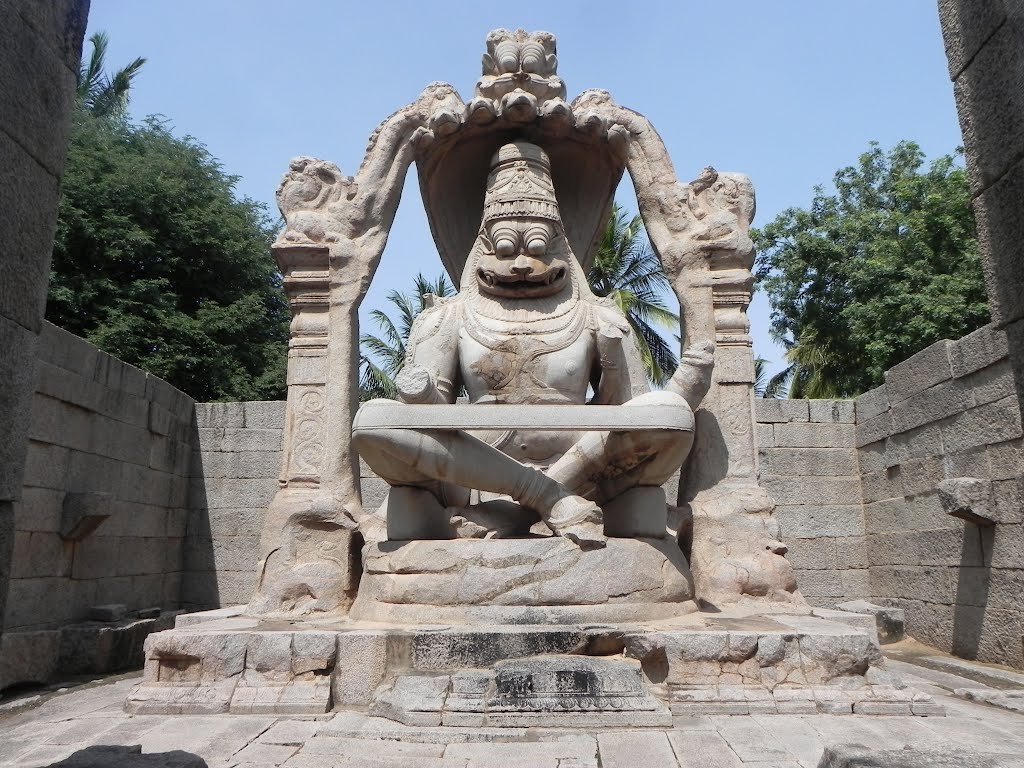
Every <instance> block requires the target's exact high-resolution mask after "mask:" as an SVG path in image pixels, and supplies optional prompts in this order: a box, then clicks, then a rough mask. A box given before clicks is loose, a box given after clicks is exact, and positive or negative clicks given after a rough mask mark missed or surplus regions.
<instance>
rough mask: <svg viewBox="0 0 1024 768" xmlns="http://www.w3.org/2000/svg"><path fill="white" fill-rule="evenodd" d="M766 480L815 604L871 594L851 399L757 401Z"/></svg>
mask: <svg viewBox="0 0 1024 768" xmlns="http://www.w3.org/2000/svg"><path fill="white" fill-rule="evenodd" d="M754 411H755V415H756V417H757V422H758V423H757V431H758V432H757V436H758V440H757V442H758V464H759V482H760V484H761V487H763V488H764V489H765V490H767V491H768V492H769V493H770V494H771V495H772V497H773V498H774V499H775V503H776V504H777V507H776V513H777V514H778V516H779V527H780V529H781V533H782V540H783V542H785V544H786V545H787V546H788V547H789V553H788V555H787V556H788V557H789V559H790V561H791V562H792V563H793V566H794V568H795V569H796V576H797V585H798V586H799V588H800V591H801V592H802V593H803V595H804V597H806V598H807V601H808V602H810V603H811V604H812V605H816V606H819V607H828V608H831V607H834V606H835V605H836V604H837V603H842V602H844V601H846V600H856V599H861V598H863V597H864V596H865V595H866V594H867V585H868V572H867V565H868V564H867V556H866V552H865V541H864V515H863V509H862V506H861V497H860V477H859V474H858V471H857V451H856V449H855V448H854V445H853V435H854V418H855V408H854V403H853V401H851V400H771V399H756V400H755V401H754Z"/></svg>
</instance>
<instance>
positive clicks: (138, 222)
mask: <svg viewBox="0 0 1024 768" xmlns="http://www.w3.org/2000/svg"><path fill="white" fill-rule="evenodd" d="M236 180H237V179H236V177H233V176H230V175H227V174H225V173H224V171H223V169H222V168H221V166H220V164H219V163H217V161H216V160H214V159H213V158H212V157H211V156H210V154H209V153H208V152H207V151H206V149H205V148H204V147H203V146H202V145H201V144H199V143H198V142H196V141H195V140H193V139H191V138H184V139H181V138H177V137H175V136H174V135H172V133H171V132H170V130H169V129H168V128H167V126H166V125H165V124H163V123H161V122H159V121H157V120H155V119H149V120H147V121H146V122H145V123H143V124H142V125H138V126H136V125H132V124H130V123H129V122H128V121H127V120H126V119H124V118H123V117H120V116H106V117H103V116H100V117H97V116H94V115H92V114H91V113H89V112H88V111H86V110H81V111H79V113H78V114H77V115H76V118H75V124H74V128H73V131H72V137H71V144H70V147H69V150H68V159H67V163H66V165H65V170H64V181H63V184H62V190H61V201H60V208H59V213H58V221H57V235H56V239H55V243H54V252H53V265H52V273H51V276H50V290H49V300H48V305H47V317H48V319H50V320H51V321H52V322H53V323H55V324H56V325H59V326H61V327H62V328H65V329H67V330H69V331H71V332H72V333H75V334H77V335H79V336H82V337H84V338H86V339H87V340H88V341H90V342H92V343H93V344H95V345H96V346H98V347H99V348H100V349H103V350H105V351H107V352H109V353H110V354H112V355H115V356H116V357H118V358H120V359H121V360H124V361H125V362H128V363H131V364H133V365H137V366H139V367H140V368H143V369H145V370H147V371H149V372H150V373H153V374H155V375H157V376H159V377H160V378H162V379H165V380H166V381H168V382H170V383H171V384H173V385H174V386H176V387H178V388H179V389H181V390H183V391H184V392H187V393H188V394H189V395H191V396H192V397H194V398H196V399H197V400H200V401H209V400H254V399H274V398H280V397H283V395H284V388H285V377H284V371H285V361H286V353H287V341H288V322H289V312H288V306H287V303H286V301H285V298H284V293H283V291H282V290H281V283H280V276H279V275H278V273H277V271H276V267H275V265H274V263H273V259H272V258H271V255H270V245H271V243H272V242H273V239H274V232H275V226H274V220H272V219H271V218H270V216H269V215H268V213H267V211H266V209H265V207H264V206H262V205H260V204H259V203H256V202H253V201H252V200H247V199H242V200H239V199H237V198H236V196H235V193H234V187H235V183H236Z"/></svg>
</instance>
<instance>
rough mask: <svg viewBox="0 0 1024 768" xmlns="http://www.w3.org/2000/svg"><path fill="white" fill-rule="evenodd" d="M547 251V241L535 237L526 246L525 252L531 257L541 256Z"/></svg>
mask: <svg viewBox="0 0 1024 768" xmlns="http://www.w3.org/2000/svg"><path fill="white" fill-rule="evenodd" d="M547 251H548V243H547V240H543V239H541V238H539V237H535V238H534V239H533V240H531V241H530V242H529V244H528V245H527V246H526V252H527V253H529V254H530V255H531V256H543V255H544V254H545V253H547Z"/></svg>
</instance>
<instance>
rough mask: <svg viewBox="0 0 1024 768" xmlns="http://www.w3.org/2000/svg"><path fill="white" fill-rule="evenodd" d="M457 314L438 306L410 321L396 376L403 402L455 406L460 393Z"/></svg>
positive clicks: (455, 309)
mask: <svg viewBox="0 0 1024 768" xmlns="http://www.w3.org/2000/svg"><path fill="white" fill-rule="evenodd" d="M458 316H459V312H458V310H457V308H456V307H454V306H450V305H447V306H446V305H439V306H435V307H432V308H430V309H427V310H424V311H423V312H421V313H420V314H419V316H418V317H417V318H416V320H415V321H414V322H413V326H412V331H411V332H410V334H409V342H408V344H407V345H406V355H405V365H404V366H403V368H402V371H401V372H400V373H399V374H398V376H397V377H395V385H396V386H397V387H398V398H399V400H401V401H402V402H404V403H454V402H455V398H456V397H458V394H459V376H458V371H459V355H458V349H459V343H458V342H459V337H458V322H457V318H458Z"/></svg>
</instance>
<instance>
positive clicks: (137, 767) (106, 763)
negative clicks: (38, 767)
mask: <svg viewBox="0 0 1024 768" xmlns="http://www.w3.org/2000/svg"><path fill="white" fill-rule="evenodd" d="M48 768H209V767H208V766H207V764H206V761H205V760H203V758H201V757H199V755H193V754H192V753H191V752H185V751H183V750H180V749H176V750H174V751H172V752H153V753H150V754H146V755H144V754H142V747H141V746H140V745H138V744H136V745H135V746H130V747H123V746H113V745H106V744H98V745H96V746H92V747H86V748H85V749H80V750H78V751H77V752H75V753H74V754H73V755H71V756H70V757H66V758H64V759H63V760H61V761H60V762H57V763H51V764H50V765H49V766H48Z"/></svg>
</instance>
